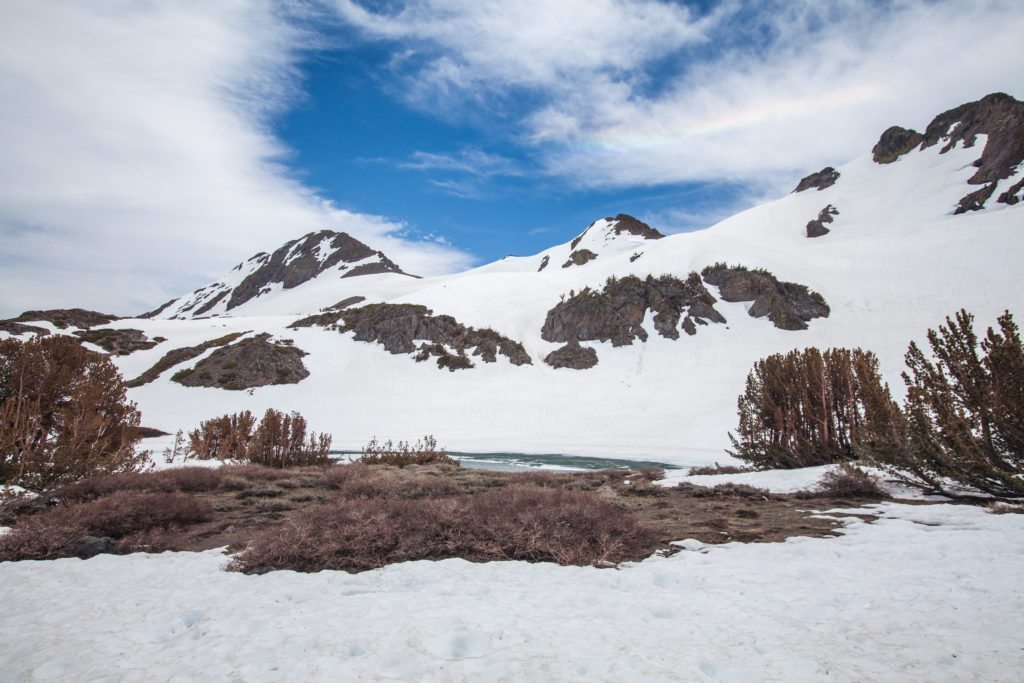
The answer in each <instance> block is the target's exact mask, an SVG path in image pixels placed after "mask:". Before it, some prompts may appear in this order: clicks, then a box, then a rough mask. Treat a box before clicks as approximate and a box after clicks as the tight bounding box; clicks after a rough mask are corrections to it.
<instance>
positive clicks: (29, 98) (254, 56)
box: [0, 0, 470, 314]
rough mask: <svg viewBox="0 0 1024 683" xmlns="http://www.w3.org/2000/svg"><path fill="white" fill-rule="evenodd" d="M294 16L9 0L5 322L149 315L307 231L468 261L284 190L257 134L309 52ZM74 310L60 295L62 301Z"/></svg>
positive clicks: (1, 179) (415, 256)
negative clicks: (56, 314)
mask: <svg viewBox="0 0 1024 683" xmlns="http://www.w3.org/2000/svg"><path fill="white" fill-rule="evenodd" d="M306 9H307V8H306V7H305V6H304V5H303V4H301V3H287V4H284V5H282V4H279V3H272V2H252V3H220V2H216V3H207V2H199V1H192V2H189V1H187V0H186V1H183V2H175V3H124V2H114V1H103V0H97V1H96V2H87V3H86V2H75V1H73V0H64V1H61V0H53V1H50V2H35V1H34V0H11V1H10V2H5V3H4V6H3V9H2V10H0V14H2V17H0V141H2V143H0V144H2V146H3V147H2V153H0V263H2V264H3V265H2V268H0V291H2V292H3V295H2V299H0V314H8V313H13V312H16V311H17V310H19V309H24V308H27V307H39V306H67V305H72V304H74V305H83V306H91V307H96V308H102V309H109V310H112V311H113V312H119V313H128V312H138V311H141V310H144V309H145V308H146V307H148V306H153V305H154V304H158V303H161V302H162V301H163V300H166V299H168V298H171V297H172V296H176V295H179V294H181V293H183V292H185V291H188V289H190V288H191V287H193V286H195V285H197V284H200V283H201V282H202V281H203V280H204V279H205V278H215V277H219V276H220V275H221V274H222V271H223V270H225V269H226V267H230V265H231V264H232V263H234V262H236V261H238V260H240V259H241V258H244V257H246V256H248V255H249V254H251V253H252V252H255V251H258V250H267V249H272V248H275V247H276V246H278V245H279V244H280V243H281V242H283V241H285V240H287V239H291V238H293V237H296V236H297V235H300V234H302V233H303V232H305V231H308V230H312V229H319V228H325V227H330V228H335V229H340V230H347V231H349V232H351V233H352V234H354V235H356V236H358V237H359V238H361V239H363V240H365V241H366V242H368V243H369V244H371V245H373V246H374V247H375V248H379V249H382V250H384V251H385V252H387V253H388V254H389V255H390V256H391V257H392V258H393V259H394V260H395V261H397V262H398V263H399V264H401V265H402V266H403V268H405V269H406V270H408V271H409V272H417V273H424V274H429V273H437V272H440V271H447V270H454V269H458V268H461V267H463V266H464V265H466V264H468V263H469V261H470V259H469V257H468V255H466V254H464V253H462V252H459V251H457V250H455V249H452V248H450V247H448V246H446V245H443V244H438V243H437V242H435V241H430V242H418V241H409V240H403V239H401V238H400V237H399V236H398V233H399V232H400V231H401V230H402V229H403V227H404V226H403V225H402V224H401V223H397V222H395V221H392V220H388V219H386V218H383V217H380V216H371V215H365V214H360V213H355V212H352V211H347V210H344V209H341V208H339V207H337V206H335V205H333V204H332V203H330V202H329V201H325V200H324V199H323V198H321V197H320V196H318V195H317V194H316V193H315V192H314V191H312V190H311V189H309V188H307V187H305V186H304V185H303V184H302V183H301V182H299V181H298V180H297V179H295V178H294V177H292V176H291V175H290V174H289V172H288V170H287V169H286V166H285V165H284V162H286V161H287V160H288V150H287V149H285V148H284V147H283V146H282V145H281V143H280V142H279V141H278V140H277V139H276V138H275V137H274V135H273V134H272V133H271V131H270V128H269V122H270V121H271V119H272V117H273V116H274V115H276V114H278V113H279V112H281V111H282V110H284V109H286V108H287V107H289V106H290V105H292V104H293V103H294V102H295V101H296V100H297V99H298V98H301V97H302V93H301V78H300V73H299V68H298V65H299V60H300V59H301V58H302V56H303V50H306V49H310V48H317V47H319V46H320V42H319V40H318V38H317V36H316V35H314V34H312V33H310V32H309V31H308V30H306V29H304V28H302V26H303V24H304V23H305V22H304V18H305V17H303V16H301V14H300V13H301V12H304V11H306ZM69 297H71V298H69Z"/></svg>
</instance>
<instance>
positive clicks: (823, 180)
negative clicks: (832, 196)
mask: <svg viewBox="0 0 1024 683" xmlns="http://www.w3.org/2000/svg"><path fill="white" fill-rule="evenodd" d="M837 180H839V171H837V170H836V169H834V168H832V167H831V166H826V167H825V168H823V169H821V170H820V171H818V172H817V173H812V174H811V175H809V176H806V177H805V178H803V179H801V180H800V182H799V183H797V184H796V189H795V190H793V192H803V191H804V190H809V189H811V188H812V187H816V188H818V190H819V191H820V190H824V189H825V188H826V187H832V186H833V185H835V184H836V181H837Z"/></svg>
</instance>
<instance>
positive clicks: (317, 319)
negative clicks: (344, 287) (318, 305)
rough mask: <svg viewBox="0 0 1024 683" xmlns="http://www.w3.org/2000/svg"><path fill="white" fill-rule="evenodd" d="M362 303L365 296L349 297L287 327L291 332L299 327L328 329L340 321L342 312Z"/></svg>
mask: <svg viewBox="0 0 1024 683" xmlns="http://www.w3.org/2000/svg"><path fill="white" fill-rule="evenodd" d="M364 301H366V297H365V296H350V297H348V298H346V299H342V300H341V301H339V302H338V303H336V304H334V305H333V306H328V307H327V308H322V309H320V310H321V313H318V314H315V315H311V316H307V317H305V318H301V319H299V320H296V321H295V322H293V323H292V324H291V325H289V326H288V327H289V328H291V329H293V330H297V329H299V328H300V327H330V326H332V325H335V324H337V322H338V321H339V320H341V313H342V311H344V310H345V309H346V308H349V307H350V306H355V305H356V304H358V303H362V302H364Z"/></svg>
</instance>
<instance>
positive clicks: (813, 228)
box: [807, 204, 839, 237]
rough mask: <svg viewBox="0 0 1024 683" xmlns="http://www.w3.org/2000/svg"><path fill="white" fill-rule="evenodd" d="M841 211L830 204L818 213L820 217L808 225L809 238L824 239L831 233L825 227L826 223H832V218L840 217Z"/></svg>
mask: <svg viewBox="0 0 1024 683" xmlns="http://www.w3.org/2000/svg"><path fill="white" fill-rule="evenodd" d="M838 215H839V209H837V208H836V207H834V206H832V205H831V204H829V205H828V206H826V207H825V208H824V209H822V210H821V211H819V212H818V217H817V218H815V219H814V220H813V221H808V223H807V236H808V237H824V236H825V235H827V234H828V233H829V232H831V231H830V230H829V229H828V228H826V227H825V224H826V223H831V222H832V216H838Z"/></svg>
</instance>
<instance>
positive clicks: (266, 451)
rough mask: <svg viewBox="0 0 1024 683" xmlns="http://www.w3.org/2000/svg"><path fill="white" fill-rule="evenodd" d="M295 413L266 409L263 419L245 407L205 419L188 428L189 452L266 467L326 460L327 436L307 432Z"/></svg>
mask: <svg viewBox="0 0 1024 683" xmlns="http://www.w3.org/2000/svg"><path fill="white" fill-rule="evenodd" d="M306 431H307V427H306V420H305V418H304V417H302V415H300V414H299V413H295V412H293V413H290V414H286V413H282V412H281V411H278V410H274V409H273V408H269V409H267V412H266V413H264V415H263V419H261V420H260V421H259V423H258V424H257V423H256V418H255V417H254V416H253V414H252V413H251V412H249V411H248V410H245V411H242V412H241V413H235V414H234V415H222V416H221V417H216V418H212V419H210V420H205V421H204V422H202V423H201V424H200V425H199V428H198V429H196V430H194V431H192V432H189V435H188V436H189V452H190V454H191V455H193V456H194V457H195V458H197V459H199V460H211V459H218V460H224V461H228V460H230V461H235V462H248V463H251V464H254V465H264V466H266V467H275V468H283V467H300V466H306V465H327V464H329V463H330V455H329V454H330V449H331V436H330V435H329V434H319V435H318V434H316V433H315V432H310V433H309V436H308V438H307V436H306Z"/></svg>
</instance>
